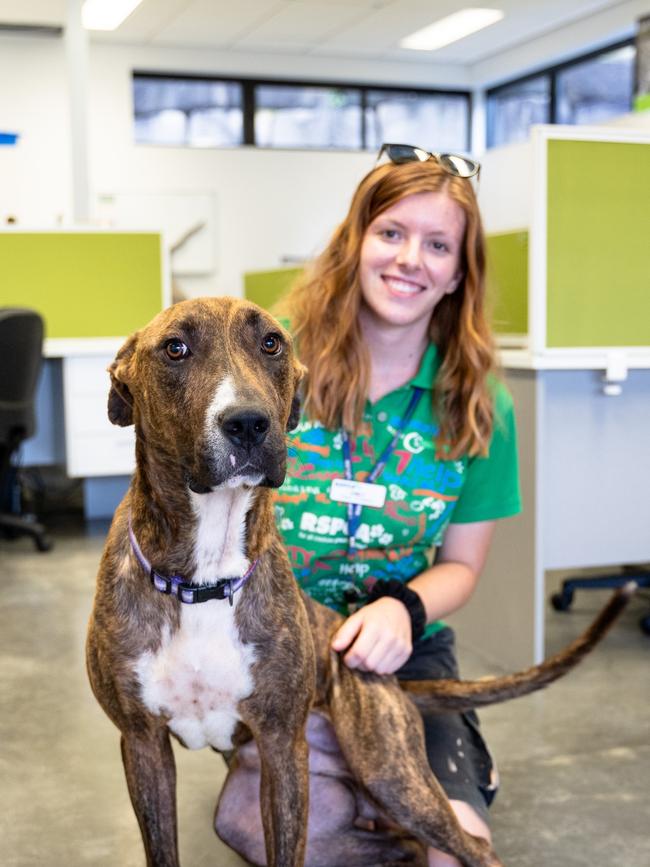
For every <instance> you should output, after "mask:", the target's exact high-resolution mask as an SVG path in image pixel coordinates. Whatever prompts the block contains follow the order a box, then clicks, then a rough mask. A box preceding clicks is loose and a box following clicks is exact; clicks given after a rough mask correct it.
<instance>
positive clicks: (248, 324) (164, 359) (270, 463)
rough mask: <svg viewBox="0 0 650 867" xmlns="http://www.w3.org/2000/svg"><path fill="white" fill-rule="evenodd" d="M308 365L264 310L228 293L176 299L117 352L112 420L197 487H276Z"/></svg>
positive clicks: (112, 370) (205, 489)
mask: <svg viewBox="0 0 650 867" xmlns="http://www.w3.org/2000/svg"><path fill="white" fill-rule="evenodd" d="M304 371H305V368H304V367H303V365H302V364H300V362H299V361H298V360H297V359H296V357H295V355H294V352H293V347H292V342H291V337H290V335H289V334H288V333H287V332H286V331H285V330H284V329H283V328H282V326H281V325H280V324H279V323H278V322H277V321H276V320H275V319H274V318H273V317H272V316H270V315H269V314H268V313H266V312H265V311H264V310H262V309H261V308H260V307H257V306H256V305H254V304H251V303H249V302H246V301H240V300H237V299H235V298H229V297H228V298H197V299H194V300H190V301H182V302H181V303H179V304H175V305H173V306H172V307H169V308H168V309H166V310H164V311H163V312H162V313H160V314H159V315H158V316H156V318H155V319H154V320H153V321H152V322H150V323H149V325H147V326H146V327H145V328H143V329H142V330H140V331H137V332H136V333H135V334H133V335H132V336H131V337H129V338H128V340H127V341H126V343H125V344H124V345H123V346H122V348H121V349H120V351H119V352H118V354H117V356H116V358H115V361H114V362H113V364H112V365H111V366H110V368H109V373H110V377H111V390H110V394H109V398H108V417H109V419H110V420H111V421H112V422H113V424H118V425H122V426H124V425H130V424H135V425H136V431H137V434H138V438H139V440H140V443H141V444H146V448H147V449H154V450H155V452H156V455H157V460H158V464H159V465H163V466H165V467H169V468H170V469H172V471H174V470H178V471H180V472H181V473H182V477H183V479H184V481H185V482H186V484H187V485H188V486H189V488H190V489H191V490H192V491H194V492H195V493H207V492H208V491H211V490H213V489H215V488H219V487H224V486H225V487H238V486H239V485H242V484H247V485H268V486H271V487H278V486H279V485H281V484H282V481H283V479H284V476H285V472H286V440H285V435H286V433H287V431H289V430H291V429H292V428H293V427H295V426H296V424H297V423H298V418H299V415H300V401H299V398H298V386H299V383H300V380H301V379H302V376H303V374H304Z"/></svg>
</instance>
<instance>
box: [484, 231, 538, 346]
mask: <svg viewBox="0 0 650 867" xmlns="http://www.w3.org/2000/svg"><path fill="white" fill-rule="evenodd" d="M487 290H488V299H489V305H490V308H491V312H492V325H493V328H494V331H495V332H496V334H526V333H527V332H528V232H525V231H518V232H502V233H498V234H493V235H488V236H487Z"/></svg>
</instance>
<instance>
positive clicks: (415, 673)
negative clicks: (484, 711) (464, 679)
mask: <svg viewBox="0 0 650 867" xmlns="http://www.w3.org/2000/svg"><path fill="white" fill-rule="evenodd" d="M395 673H396V675H397V677H398V678H401V679H403V680H435V679H438V678H456V679H457V678H458V677H459V674H458V663H457V662H456V655H455V652H454V633H453V630H452V629H450V628H449V627H448V626H445V627H444V628H443V629H441V630H440V631H439V632H436V633H435V634H434V635H432V636H431V637H430V638H424V639H423V640H422V641H419V642H418V643H417V644H416V646H415V648H414V650H413V653H412V654H411V657H410V658H409V660H408V661H407V662H406V663H405V664H404V665H403V666H402V667H401V668H400V669H399V670H398V671H396V672H395ZM422 719H423V721H424V734H425V739H426V748H427V755H428V758H429V764H430V765H431V770H432V771H433V773H434V774H435V775H436V777H437V779H438V781H439V782H440V785H441V786H442V788H443V789H444V790H445V792H446V793H447V797H448V798H450V799H453V800H456V801H465V803H467V804H470V806H472V807H473V808H474V810H476V812H477V813H478V814H479V816H480V817H481V818H482V819H483V821H484V822H486V823H488V822H489V814H488V807H489V806H490V804H491V803H492V801H493V799H494V796H495V795H496V793H497V788H498V785H499V781H498V774H497V770H496V765H495V764H494V762H493V760H492V756H491V755H490V752H489V750H488V748H487V746H486V744H485V741H484V740H483V737H482V735H481V732H480V729H479V722H478V717H477V715H476V713H475V712H474V711H469V712H467V713H462V714H459V713H423V714H422Z"/></svg>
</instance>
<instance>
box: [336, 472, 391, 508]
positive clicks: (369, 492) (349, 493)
mask: <svg viewBox="0 0 650 867" xmlns="http://www.w3.org/2000/svg"><path fill="white" fill-rule="evenodd" d="M330 499H331V500H334V502H335V503H352V505H353V506H370V507H371V508H373V509H381V508H382V506H383V505H384V503H385V502H386V485H376V484H373V485H371V484H368V482H355V481H353V480H351V479H333V481H332V486H331V488H330Z"/></svg>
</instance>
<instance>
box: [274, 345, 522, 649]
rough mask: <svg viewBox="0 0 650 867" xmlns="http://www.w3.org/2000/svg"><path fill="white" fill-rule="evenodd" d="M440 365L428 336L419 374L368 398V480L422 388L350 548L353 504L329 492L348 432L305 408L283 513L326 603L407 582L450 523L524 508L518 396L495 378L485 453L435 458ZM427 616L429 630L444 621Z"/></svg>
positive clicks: (355, 443)
mask: <svg viewBox="0 0 650 867" xmlns="http://www.w3.org/2000/svg"><path fill="white" fill-rule="evenodd" d="M438 367H439V359H438V355H437V351H436V347H435V346H433V345H430V346H429V348H428V349H427V350H426V352H425V354H424V356H423V357H422V362H421V364H420V368H419V370H418V372H417V374H416V375H415V376H414V377H413V379H412V380H410V382H408V383H407V384H406V385H404V386H402V387H401V388H398V389H395V391H392V392H390V393H389V394H387V395H385V396H384V397H382V398H380V399H379V400H378V401H377V402H376V403H370V401H367V402H366V407H365V412H364V416H363V425H362V429H361V431H360V433H359V434H358V435H357V436H356V437H352V438H351V448H352V467H353V476H354V478H355V479H357V480H359V481H363V480H365V478H366V477H367V476H368V473H369V472H370V470H371V469H372V468H373V467H374V465H375V463H376V462H377V459H378V457H379V455H380V454H381V452H382V451H383V449H384V448H385V447H386V445H388V443H390V441H391V440H392V438H393V436H394V434H395V430H396V428H397V427H398V426H399V424H400V420H401V418H402V416H403V414H404V413H405V411H406V408H407V406H408V403H409V400H410V398H411V395H412V389H413V387H414V386H419V387H420V388H422V389H424V393H423V395H422V397H421V399H420V401H419V403H418V405H417V408H416V410H415V413H414V414H413V417H412V418H411V420H410V422H409V423H408V425H407V426H406V428H405V430H403V431H402V433H401V435H400V438H399V441H398V443H397V445H396V447H395V449H394V451H393V453H392V454H391V456H390V459H389V461H388V463H387V465H386V467H385V469H384V471H383V473H382V474H381V476H380V477H379V479H378V481H377V483H378V484H383V485H385V486H386V501H385V504H384V506H383V507H382V508H380V509H379V508H371V507H364V508H363V510H362V513H361V522H360V524H359V528H358V531H357V534H356V537H355V544H356V548H357V551H356V553H355V555H354V557H352V558H350V557H349V556H348V533H347V505H346V504H345V503H338V502H334V501H332V500H331V499H330V496H329V489H330V485H331V481H332V479H334V478H344V471H343V453H342V450H341V434H340V432H339V431H332V430H327V429H326V428H324V427H323V426H322V425H321V424H320V423H319V422H317V421H310V420H309V419H307V418H306V417H304V416H303V418H302V419H301V421H300V423H299V425H298V427H297V429H296V430H294V431H292V433H291V434H290V438H289V439H290V446H289V461H288V471H287V476H286V479H285V481H284V484H283V485H282V487H281V488H280V489H279V490H278V491H277V494H276V512H277V521H278V526H279V529H280V532H281V534H282V537H283V539H284V543H285V545H286V548H287V551H288V553H289V558H290V560H291V565H292V567H293V571H294V574H295V576H296V580H297V581H298V583H299V584H300V585H301V587H302V588H303V589H304V590H305V592H306V593H308V594H309V595H310V596H312V597H313V598H314V599H316V600H317V601H318V602H322V603H323V604H324V605H328V606H329V607H330V608H334V609H336V610H337V611H339V612H340V613H342V614H347V613H349V608H348V604H349V600H350V599H351V598H352V597H353V596H355V597H356V598H357V600H358V602H360V603H361V604H362V603H363V602H364V601H365V599H366V598H367V592H368V590H369V588H370V586H371V585H372V583H373V580H374V579H378V578H386V579H388V578H397V579H398V580H400V581H410V580H411V579H412V578H414V577H415V576H416V575H418V574H419V573H420V572H422V571H423V570H425V569H427V568H428V567H429V566H431V565H432V563H433V560H434V556H435V550H436V547H437V546H439V545H440V544H442V540H443V538H444V535H445V530H446V529H447V527H448V526H449V524H450V523H457V524H462V523H470V522H473V521H490V520H493V519H495V518H505V517H507V516H508V515H514V514H516V513H517V512H519V511H520V510H521V498H520V493H519V474H518V464H517V443H516V432H515V419H514V413H513V407H512V398H511V396H510V394H509V392H508V391H507V389H506V387H505V386H504V385H503V383H501V382H499V381H497V380H496V379H494V380H493V382H492V384H491V385H492V390H493V394H494V401H495V404H494V406H495V423H494V431H493V434H492V440H491V443H490V449H489V454H488V456H487V457H472V458H467V457H462V458H459V459H458V460H438V459H436V457H435V437H436V435H437V433H438V423H437V421H436V418H435V416H434V414H433V411H432V386H433V382H434V378H435V376H436V374H437V371H438ZM442 625H443V624H442V623H436V624H430V625H429V627H428V629H427V634H431V633H432V632H435V631H436V629H439V628H441V626H442Z"/></svg>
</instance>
